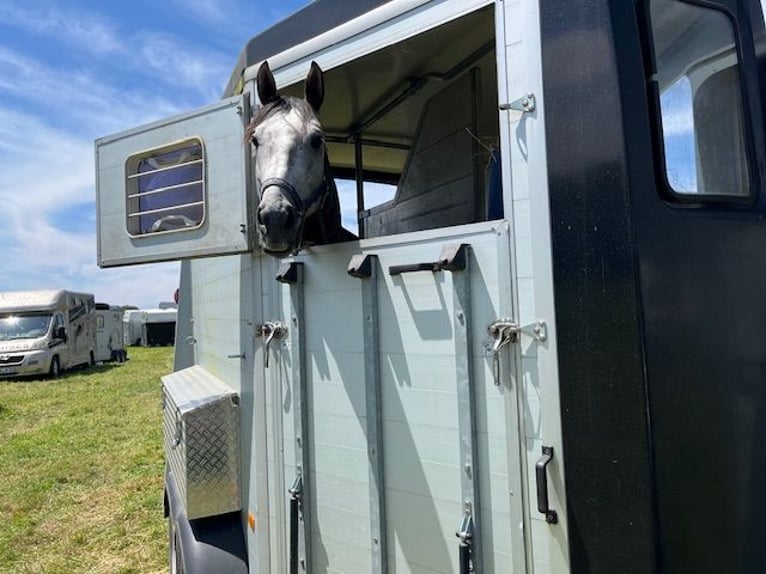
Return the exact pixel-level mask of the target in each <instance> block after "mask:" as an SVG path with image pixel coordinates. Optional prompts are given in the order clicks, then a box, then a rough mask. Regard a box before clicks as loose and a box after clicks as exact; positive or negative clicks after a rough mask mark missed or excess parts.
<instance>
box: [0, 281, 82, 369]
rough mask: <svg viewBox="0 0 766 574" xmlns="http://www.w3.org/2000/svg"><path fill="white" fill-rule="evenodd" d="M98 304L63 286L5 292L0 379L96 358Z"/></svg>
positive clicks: (0, 311) (0, 307)
mask: <svg viewBox="0 0 766 574" xmlns="http://www.w3.org/2000/svg"><path fill="white" fill-rule="evenodd" d="M95 353H96V318H95V303H94V298H93V295H91V294H90V293H76V292H74V291H64V290H58V291H56V290H44V291H8V292H5V293H0V377H21V376H25V375H49V376H50V377H51V378H56V377H58V376H59V374H61V372H62V371H64V370H66V369H70V368H72V367H75V366H78V365H87V364H93V363H94V362H95V360H96V358H95V357H96V355H95Z"/></svg>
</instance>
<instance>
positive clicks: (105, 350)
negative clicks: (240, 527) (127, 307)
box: [96, 303, 128, 363]
mask: <svg viewBox="0 0 766 574" xmlns="http://www.w3.org/2000/svg"><path fill="white" fill-rule="evenodd" d="M123 329H124V326H123V322H122V309H121V308H120V307H118V306H116V305H109V304H108V303H96V361H98V362H100V363H103V362H108V361H117V362H120V363H122V362H124V361H125V359H127V358H128V352H127V351H126V350H125V334H124V333H123Z"/></svg>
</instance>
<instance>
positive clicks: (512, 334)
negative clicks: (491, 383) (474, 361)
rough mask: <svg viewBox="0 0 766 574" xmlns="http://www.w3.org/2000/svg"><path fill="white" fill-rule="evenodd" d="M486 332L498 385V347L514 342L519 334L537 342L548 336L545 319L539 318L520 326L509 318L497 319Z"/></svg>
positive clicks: (493, 372)
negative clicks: (490, 340)
mask: <svg viewBox="0 0 766 574" xmlns="http://www.w3.org/2000/svg"><path fill="white" fill-rule="evenodd" d="M487 333H489V336H490V337H491V338H492V346H491V347H490V349H489V351H490V353H492V376H493V378H494V380H495V386H497V387H499V386H500V349H502V348H503V347H505V346H506V345H507V344H509V343H516V342H517V341H518V340H519V337H520V336H521V335H529V336H530V337H532V338H533V339H535V340H536V341H539V342H543V341H545V340H546V339H547V338H548V329H547V326H546V324H545V321H542V320H539V321H535V322H534V323H531V324H529V325H524V326H523V327H520V326H519V325H518V324H517V323H514V322H513V321H512V320H511V319H505V318H504V319H497V320H495V321H493V322H492V323H490V325H489V326H488V327H487Z"/></svg>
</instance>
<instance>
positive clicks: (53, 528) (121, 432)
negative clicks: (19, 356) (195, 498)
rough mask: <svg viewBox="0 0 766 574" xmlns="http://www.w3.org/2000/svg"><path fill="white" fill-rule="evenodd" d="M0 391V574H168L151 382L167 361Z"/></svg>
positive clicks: (142, 360) (156, 353) (134, 358)
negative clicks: (160, 573) (158, 573)
mask: <svg viewBox="0 0 766 574" xmlns="http://www.w3.org/2000/svg"><path fill="white" fill-rule="evenodd" d="M129 356H130V360H129V361H128V362H127V363H123V364H117V363H114V364H108V365H98V366H95V367H91V368H88V369H84V370H77V371H72V372H69V373H66V374H64V375H63V376H62V377H61V378H60V379H57V380H54V381H50V380H29V379H25V380H22V381H18V382H8V381H3V382H0V572H3V573H8V574H11V573H24V574H38V573H39V574H57V573H61V574H75V573H83V574H84V573H87V574H100V573H109V574H112V573H121V574H128V573H135V574H147V573H157V572H167V527H166V524H165V519H164V518H163V513H162V487H163V464H164V463H163V450H162V449H163V447H162V410H161V396H160V376H162V375H163V374H166V373H168V372H170V370H171V365H172V349H171V348H169V347H163V348H151V349H145V348H137V347H131V348H130V350H129Z"/></svg>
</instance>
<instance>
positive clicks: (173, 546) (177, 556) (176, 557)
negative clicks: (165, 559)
mask: <svg viewBox="0 0 766 574" xmlns="http://www.w3.org/2000/svg"><path fill="white" fill-rule="evenodd" d="M168 538H169V544H168V548H169V558H170V574H184V572H185V571H186V569H185V568H184V557H183V553H182V552H181V541H180V540H179V534H178V529H177V528H175V524H174V522H173V519H172V518H170V519H169V520H168Z"/></svg>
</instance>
